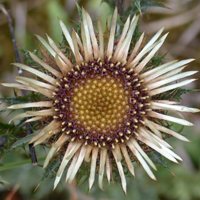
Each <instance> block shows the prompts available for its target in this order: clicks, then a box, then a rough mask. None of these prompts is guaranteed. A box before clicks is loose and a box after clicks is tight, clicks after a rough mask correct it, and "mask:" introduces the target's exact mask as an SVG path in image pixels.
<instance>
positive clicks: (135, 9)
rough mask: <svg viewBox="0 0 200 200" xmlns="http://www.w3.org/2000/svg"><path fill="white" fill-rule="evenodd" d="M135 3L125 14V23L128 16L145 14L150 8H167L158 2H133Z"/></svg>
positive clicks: (137, 0)
mask: <svg viewBox="0 0 200 200" xmlns="http://www.w3.org/2000/svg"><path fill="white" fill-rule="evenodd" d="M133 1H134V3H132V4H131V5H130V6H129V7H128V9H127V10H126V11H125V12H124V16H123V21H124V20H125V19H126V18H127V16H128V15H131V16H133V15H135V14H138V13H145V12H146V11H147V9H148V8H150V7H162V8H167V7H166V6H165V5H164V4H163V3H160V2H157V1H149V0H143V1H141V2H140V3H139V0H133Z"/></svg>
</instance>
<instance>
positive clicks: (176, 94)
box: [165, 88, 197, 101]
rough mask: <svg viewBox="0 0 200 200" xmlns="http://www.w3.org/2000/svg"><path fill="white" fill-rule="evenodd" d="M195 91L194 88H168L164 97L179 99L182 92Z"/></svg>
mask: <svg viewBox="0 0 200 200" xmlns="http://www.w3.org/2000/svg"><path fill="white" fill-rule="evenodd" d="M196 91H197V90H196V89H184V88H177V89H176V90H170V91H169V92H168V93H167V94H165V99H171V100H172V99H176V100H177V101H180V100H181V96H182V95H183V94H188V93H191V92H196Z"/></svg>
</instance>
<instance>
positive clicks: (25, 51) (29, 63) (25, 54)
mask: <svg viewBox="0 0 200 200" xmlns="http://www.w3.org/2000/svg"><path fill="white" fill-rule="evenodd" d="M18 49H19V50H20V51H21V52H22V54H23V55H24V56H25V58H26V64H27V65H34V66H35V65H38V64H37V63H36V62H35V61H34V60H33V59H32V58H31V56H30V55H29V52H28V51H27V50H25V49H22V48H20V47H18ZM37 52H38V51H34V52H32V53H33V54H35V55H37Z"/></svg>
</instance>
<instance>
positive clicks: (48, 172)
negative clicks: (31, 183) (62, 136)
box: [40, 157, 60, 184]
mask: <svg viewBox="0 0 200 200" xmlns="http://www.w3.org/2000/svg"><path fill="white" fill-rule="evenodd" d="M59 166H60V161H59V158H58V157H57V158H56V159H55V160H53V161H52V162H50V164H49V165H48V166H47V167H46V168H45V171H44V174H43V176H42V179H41V181H40V184H41V183H42V182H43V181H44V180H46V179H47V178H53V177H55V176H56V172H57V170H58V168H59Z"/></svg>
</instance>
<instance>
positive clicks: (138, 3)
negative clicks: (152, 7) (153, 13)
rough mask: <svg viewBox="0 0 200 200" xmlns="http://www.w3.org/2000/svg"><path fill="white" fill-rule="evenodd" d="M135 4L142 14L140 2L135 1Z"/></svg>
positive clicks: (138, 0)
mask: <svg viewBox="0 0 200 200" xmlns="http://www.w3.org/2000/svg"><path fill="white" fill-rule="evenodd" d="M133 1H134V3H135V6H136V7H137V9H138V10H139V12H140V13H141V6H140V0H133Z"/></svg>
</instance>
